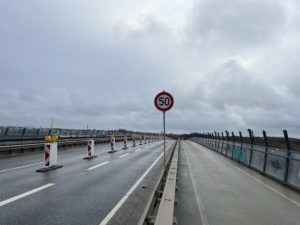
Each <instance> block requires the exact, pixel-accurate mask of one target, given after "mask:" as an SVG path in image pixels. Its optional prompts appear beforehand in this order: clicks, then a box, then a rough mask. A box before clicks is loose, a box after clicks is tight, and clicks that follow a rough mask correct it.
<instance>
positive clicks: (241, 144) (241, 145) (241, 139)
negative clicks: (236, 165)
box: [238, 131, 244, 162]
mask: <svg viewBox="0 0 300 225" xmlns="http://www.w3.org/2000/svg"><path fill="white" fill-rule="evenodd" d="M239 135H240V148H241V149H240V150H239V151H238V153H239V154H238V155H239V156H240V155H242V154H243V143H244V140H243V135H242V132H241V131H239ZM238 158H239V162H240V161H241V159H240V157H238ZM243 159H244V157H243Z"/></svg>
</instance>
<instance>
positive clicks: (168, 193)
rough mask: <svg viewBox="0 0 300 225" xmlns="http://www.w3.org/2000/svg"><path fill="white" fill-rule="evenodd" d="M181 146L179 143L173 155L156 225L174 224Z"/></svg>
mask: <svg viewBox="0 0 300 225" xmlns="http://www.w3.org/2000/svg"><path fill="white" fill-rule="evenodd" d="M179 145H180V141H178V142H177V144H176V148H175V151H174V154H173V158H172V161H171V165H170V168H169V172H168V176H167V179H166V182H165V188H164V191H163V195H162V197H161V201H160V204H159V208H158V211H157V215H156V219H155V225H172V224H174V206H175V191H176V180H177V165H178V149H179Z"/></svg>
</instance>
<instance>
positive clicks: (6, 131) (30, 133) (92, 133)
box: [0, 126, 158, 143]
mask: <svg viewBox="0 0 300 225" xmlns="http://www.w3.org/2000/svg"><path fill="white" fill-rule="evenodd" d="M112 133H114V134H115V135H116V137H125V136H127V137H130V136H132V135H133V134H137V135H142V136H143V135H146V136H151V135H158V134H155V133H144V132H133V131H129V130H124V129H119V130H113V131H112V130H110V131H106V130H95V129H85V130H79V129H60V128H25V127H2V126H0V143H3V142H8V141H28V140H43V139H44V136H47V135H57V136H59V139H71V138H73V139H75V138H106V137H111V135H112Z"/></svg>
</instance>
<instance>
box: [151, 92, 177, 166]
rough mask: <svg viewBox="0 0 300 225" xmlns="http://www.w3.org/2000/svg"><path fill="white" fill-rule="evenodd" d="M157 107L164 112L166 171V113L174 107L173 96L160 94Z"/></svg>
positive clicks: (155, 102) (156, 98)
mask: <svg viewBox="0 0 300 225" xmlns="http://www.w3.org/2000/svg"><path fill="white" fill-rule="evenodd" d="M154 105H155V107H156V108H157V109H158V110H160V111H162V112H163V127H164V170H166V118H165V114H166V111H168V110H170V109H171V108H172V107H173V105H174V98H173V96H172V95H171V94H170V93H168V92H166V91H163V92H160V93H158V94H157V95H156V96H155V98H154Z"/></svg>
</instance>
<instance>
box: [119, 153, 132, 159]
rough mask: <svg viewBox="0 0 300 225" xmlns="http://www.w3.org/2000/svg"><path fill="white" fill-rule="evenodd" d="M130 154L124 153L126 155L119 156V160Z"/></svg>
mask: <svg viewBox="0 0 300 225" xmlns="http://www.w3.org/2000/svg"><path fill="white" fill-rule="evenodd" d="M129 154H130V153H126V154H124V155H120V156H119V158H122V157H124V156H126V155H129Z"/></svg>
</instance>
